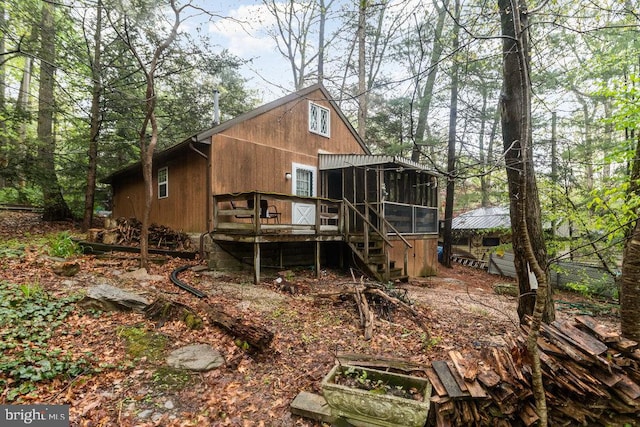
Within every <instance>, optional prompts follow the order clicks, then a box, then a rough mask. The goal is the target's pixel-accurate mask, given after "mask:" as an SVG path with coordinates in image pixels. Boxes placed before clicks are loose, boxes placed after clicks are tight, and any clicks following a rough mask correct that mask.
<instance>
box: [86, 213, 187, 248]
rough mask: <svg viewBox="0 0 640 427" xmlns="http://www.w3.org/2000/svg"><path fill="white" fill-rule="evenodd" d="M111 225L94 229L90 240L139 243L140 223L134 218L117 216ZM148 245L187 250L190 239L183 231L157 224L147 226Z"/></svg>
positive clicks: (126, 243)
mask: <svg viewBox="0 0 640 427" xmlns="http://www.w3.org/2000/svg"><path fill="white" fill-rule="evenodd" d="M111 223H112V227H110V228H107V229H106V230H96V231H95V233H94V235H93V237H91V240H92V241H95V242H98V243H106V244H116V245H137V244H139V243H140V231H141V230H142V223H141V222H140V221H139V220H137V219H136V218H124V217H121V218H118V219H116V220H115V221H112V222H111ZM149 245H150V246H152V247H156V248H162V249H171V250H175V251H187V250H190V249H191V240H190V239H189V236H188V235H187V234H185V233H183V232H180V231H175V230H172V229H171V228H169V227H166V226H164V225H158V224H151V225H150V226H149Z"/></svg>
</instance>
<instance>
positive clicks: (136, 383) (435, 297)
mask: <svg viewBox="0 0 640 427" xmlns="http://www.w3.org/2000/svg"><path fill="white" fill-rule="evenodd" d="M63 230H68V231H70V232H71V233H75V234H78V230H77V229H76V228H75V227H74V225H73V224H71V223H57V224H49V223H41V222H40V221H39V219H38V215H36V214H29V213H14V212H3V211H0V247H2V248H3V250H2V252H0V281H2V282H3V283H5V284H9V285H11V286H15V287H19V286H21V285H22V286H24V285H25V284H28V285H34V284H35V285H37V286H38V287H40V288H41V289H42V291H43V292H44V293H46V295H47V298H50V299H61V298H66V297H68V296H72V295H78V294H82V293H84V292H85V290H86V289H87V288H88V287H90V286H92V285H95V284H96V283H98V282H102V281H104V280H108V281H110V283H113V284H115V285H116V286H119V287H122V288H125V289H128V290H131V291H134V292H136V293H139V294H141V295H144V296H145V297H147V298H148V299H149V300H151V301H152V300H154V299H155V298H157V297H159V296H163V297H165V298H167V299H171V300H173V301H177V302H180V303H183V304H186V305H188V306H191V307H194V308H195V307H197V305H198V302H199V301H198V299H197V298H196V297H195V296H193V295H191V294H188V293H186V292H184V291H182V290H181V289H179V288H177V287H176V286H174V285H173V284H172V283H171V282H170V280H169V275H170V273H171V272H172V271H173V270H174V269H175V268H177V267H179V266H182V265H184V264H185V261H184V260H179V259H166V260H164V263H162V264H153V266H152V267H151V271H150V272H149V273H150V274H151V275H160V276H162V277H164V278H165V280H161V281H147V282H145V281H144V280H143V281H140V280H134V279H122V278H121V275H122V274H123V273H124V272H127V271H130V270H134V269H136V268H137V267H138V260H137V259H136V258H135V257H134V256H131V255H122V254H114V255H112V256H110V257H96V256H85V255H83V256H77V257H76V258H75V259H74V261H76V262H77V263H78V264H80V266H81V269H80V272H79V273H78V274H77V275H75V276H74V277H71V278H69V277H63V276H59V275H57V274H55V273H54V272H53V270H52V268H53V267H54V265H55V263H56V262H58V261H56V260H55V259H52V258H50V257H47V256H46V245H45V244H44V243H43V242H44V241H45V240H46V239H45V237H46V236H48V235H51V234H52V233H56V232H59V231H63ZM192 264H195V263H192ZM265 276H266V277H265V279H264V280H263V282H262V283H261V284H260V285H258V286H254V285H253V284H252V283H251V274H250V273H241V274H240V273H239V274H229V273H220V272H204V273H195V272H193V271H186V272H184V273H183V274H181V276H180V278H181V279H182V280H184V281H185V282H187V283H189V284H190V285H191V286H194V287H196V288H198V289H200V290H202V291H204V292H206V293H207V295H208V298H209V301H210V302H215V303H216V304H223V305H224V306H225V307H226V310H228V311H229V312H230V313H232V314H234V315H236V316H238V317H241V318H243V319H245V320H246V321H248V322H252V323H253V324H256V325H259V326H262V327H265V328H268V329H269V330H271V331H273V332H274V333H275V338H274V340H273V342H272V344H271V347H270V350H269V351H268V352H265V353H263V354H250V353H248V352H246V351H245V350H243V349H242V348H240V347H239V346H238V345H237V344H236V343H235V342H234V337H232V336H229V335H228V334H226V333H225V332H223V331H222V330H221V329H219V328H217V327H215V326H212V325H210V324H209V323H207V322H205V324H204V326H203V328H202V329H200V330H190V329H188V328H187V327H186V326H185V325H184V323H182V322H167V323H165V324H163V325H162V326H161V327H158V328H157V327H156V325H155V324H154V322H153V321H150V320H148V319H146V318H145V317H144V316H143V315H142V314H138V313H122V312H108V313H107V312H97V311H93V310H89V311H85V310H82V309H81V308H79V307H76V308H75V309H74V310H73V311H72V312H71V313H70V314H69V315H68V316H67V317H66V319H65V322H64V328H58V329H56V332H55V333H54V334H53V336H52V337H51V338H50V339H49V341H48V343H47V345H48V349H49V350H50V351H53V350H54V349H55V350H57V351H59V352H62V353H64V354H67V355H69V357H70V358H71V361H74V360H75V361H78V360H83V361H86V364H85V365H83V368H82V370H80V372H77V371H74V372H73V374H71V373H69V374H67V375H60V376H57V377H55V378H53V379H50V380H46V381H40V382H38V383H36V388H35V390H33V391H32V392H30V393H27V394H23V395H20V396H19V397H18V398H17V399H16V400H11V401H9V400H8V396H9V393H10V392H11V390H12V387H13V386H15V384H12V383H11V381H10V379H9V381H7V380H8V379H7V378H3V375H4V374H0V384H4V385H3V389H1V390H0V392H1V393H2V394H1V395H0V403H2V404H7V403H14V404H15V403H50V404H68V405H69V406H70V414H71V425H73V426H203V425H211V426H316V425H320V424H318V423H316V422H314V421H311V420H308V419H304V418H300V417H297V416H295V415H291V414H290V412H289V405H290V403H291V401H292V400H293V398H294V397H295V396H296V395H297V394H298V393H299V392H300V391H309V392H314V393H320V382H321V380H322V378H323V377H324V376H325V375H326V374H327V373H328V372H329V370H330V369H331V367H332V366H333V364H334V363H335V360H336V355H337V354H338V353H341V352H346V353H362V354H366V355H377V356H385V357H391V358H399V359H404V360H407V361H410V362H415V363H429V362H431V361H434V360H446V358H447V353H448V351H450V350H454V349H455V350H464V351H465V352H466V354H473V352H474V351H478V350H479V349H480V348H481V347H483V346H496V345H497V346H499V345H502V344H503V343H504V341H503V337H504V336H505V334H508V333H515V332H516V330H517V315H516V299H515V298H514V297H512V296H507V295H497V294H495V293H494V291H493V289H494V285H496V284H504V283H511V284H513V281H512V280H511V279H508V278H504V277H499V276H493V275H489V274H487V273H486V272H484V271H480V270H476V269H473V268H468V267H463V266H455V267H454V268H452V269H447V268H444V267H441V268H440V270H439V273H438V276H437V277H432V278H423V279H416V280H411V281H410V282H409V283H407V284H403V285H400V286H402V287H403V288H405V289H406V290H407V295H408V297H409V298H410V299H411V301H412V302H413V303H414V306H413V307H414V308H415V309H416V310H417V311H418V312H419V313H421V315H422V316H423V320H424V321H425V323H426V324H427V325H428V328H429V330H428V331H424V330H422V329H420V328H419V327H418V326H417V325H416V323H414V322H413V321H412V320H411V319H410V318H408V317H406V316H405V315H404V314H402V313H401V312H396V313H395V314H394V315H393V317H391V318H389V319H378V318H377V319H376V323H375V330H374V334H373V338H372V339H371V340H368V341H367V340H365V339H364V338H363V334H362V330H361V328H360V326H359V316H358V311H357V308H356V306H355V304H354V303H353V302H352V301H351V300H350V299H345V300H344V301H337V302H334V301H332V300H327V299H318V298H314V296H313V295H314V294H316V293H322V292H325V293H326V292H334V291H338V290H341V289H345V287H348V286H349V285H348V284H349V283H351V282H352V279H351V276H347V275H345V274H344V273H342V272H334V271H323V272H322V274H321V277H320V278H319V279H317V278H316V277H315V275H314V274H311V272H309V271H305V270H295V271H293V272H292V273H287V275H286V279H287V281H289V282H291V283H294V284H295V289H296V291H297V292H296V293H294V294H291V293H289V292H285V291H283V290H282V289H283V288H282V287H281V286H280V285H279V284H278V283H277V281H276V280H275V279H276V278H277V277H278V274H277V272H272V273H271V274H269V273H268V272H267V274H265ZM558 297H559V299H562V300H563V301H565V302H566V301H572V302H584V298H583V297H581V296H579V295H575V294H565V293H563V294H559V295H558ZM589 302H590V301H587V303H589ZM573 306H574V305H571V304H562V306H560V305H559V306H558V308H559V309H563V310H565V309H566V308H567V307H573ZM575 306H576V307H583V306H581V305H575ZM606 307H609V306H606ZM557 314H558V317H570V316H572V315H574V314H576V313H575V312H573V311H558V313H557ZM601 314H602V313H601ZM616 314H617V313H611V314H610V315H608V316H604V317H603V316H601V317H599V321H602V322H604V323H607V324H608V325H610V326H612V327H615V328H617V327H618V319H617V317H616ZM4 323H5V322H2V319H0V333H2V336H3V337H4V336H5V335H6V334H7V331H8V330H9V328H10V327H11V326H10V325H6V324H4ZM198 343H205V344H209V345H211V346H212V347H214V348H215V349H217V350H218V351H219V352H220V353H221V354H222V355H223V357H224V359H225V364H224V365H223V366H221V367H220V368H218V369H214V370H211V371H209V372H205V373H193V372H187V371H181V370H177V369H173V368H170V367H167V366H166V364H165V363H164V357H165V356H166V354H168V353H169V352H170V351H172V350H174V349H177V348H179V347H182V346H186V345H190V344H198ZM10 357H11V356H10V355H7V354H3V355H2V358H3V359H4V360H1V361H0V364H2V363H6V362H7V361H8V359H9V358H10Z"/></svg>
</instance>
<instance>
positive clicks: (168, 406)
mask: <svg viewBox="0 0 640 427" xmlns="http://www.w3.org/2000/svg"><path fill="white" fill-rule="evenodd" d="M164 407H165V408H166V409H168V410H172V409H173V408H175V405H174V404H173V402H172V401H171V400H167V401H166V402H164Z"/></svg>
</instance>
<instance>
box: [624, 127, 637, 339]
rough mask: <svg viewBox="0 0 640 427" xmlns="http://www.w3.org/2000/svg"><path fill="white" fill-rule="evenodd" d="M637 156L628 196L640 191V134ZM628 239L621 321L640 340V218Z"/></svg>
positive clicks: (626, 334)
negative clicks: (639, 308)
mask: <svg viewBox="0 0 640 427" xmlns="http://www.w3.org/2000/svg"><path fill="white" fill-rule="evenodd" d="M636 139H637V140H636V141H635V144H636V151H635V157H634V158H633V160H631V165H630V167H629V170H630V172H631V173H630V175H629V191H628V195H627V197H629V198H630V197H638V193H639V192H640V188H639V186H640V184H639V183H638V181H640V160H638V159H640V157H638V155H640V135H638V137H637V138H636ZM626 234H627V236H628V239H627V241H626V244H625V247H624V255H623V258H622V278H621V280H620V323H621V328H622V335H623V336H624V337H625V338H628V339H630V340H633V341H640V310H638V307H640V305H638V304H640V220H636V224H635V226H634V227H633V229H632V230H630V231H628V232H627V233H626Z"/></svg>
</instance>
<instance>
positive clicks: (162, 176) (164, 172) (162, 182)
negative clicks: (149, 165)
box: [158, 167, 169, 199]
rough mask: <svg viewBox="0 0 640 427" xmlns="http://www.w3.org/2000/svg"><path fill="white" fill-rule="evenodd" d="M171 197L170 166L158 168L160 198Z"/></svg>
mask: <svg viewBox="0 0 640 427" xmlns="http://www.w3.org/2000/svg"><path fill="white" fill-rule="evenodd" d="M166 197H169V168H167V167H164V168H160V169H158V199H164V198H166Z"/></svg>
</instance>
